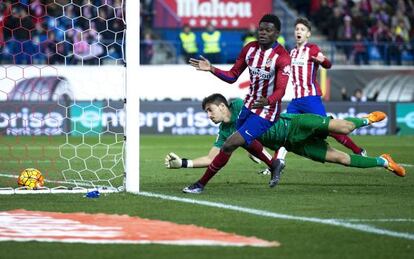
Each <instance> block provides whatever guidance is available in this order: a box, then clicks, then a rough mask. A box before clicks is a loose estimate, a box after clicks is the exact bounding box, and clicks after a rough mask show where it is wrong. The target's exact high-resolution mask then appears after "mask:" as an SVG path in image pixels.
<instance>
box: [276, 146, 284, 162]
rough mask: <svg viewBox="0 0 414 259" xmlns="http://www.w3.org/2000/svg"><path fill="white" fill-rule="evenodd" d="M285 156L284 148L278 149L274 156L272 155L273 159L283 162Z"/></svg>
mask: <svg viewBox="0 0 414 259" xmlns="http://www.w3.org/2000/svg"><path fill="white" fill-rule="evenodd" d="M286 154H287V150H286V148H284V147H280V148H279V149H278V150H277V151H276V152H275V154H274V156H273V157H274V158H277V159H280V160H283V161H285V157H286Z"/></svg>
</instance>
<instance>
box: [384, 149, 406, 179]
mask: <svg viewBox="0 0 414 259" xmlns="http://www.w3.org/2000/svg"><path fill="white" fill-rule="evenodd" d="M380 157H381V158H383V159H385V160H386V161H387V164H386V166H385V168H387V169H388V170H390V171H391V172H393V173H394V174H396V175H398V176H400V177H404V176H405V168H404V167H402V166H401V165H399V164H397V163H396V162H395V161H394V160H393V159H392V158H391V156H390V154H382V155H381V156H380Z"/></svg>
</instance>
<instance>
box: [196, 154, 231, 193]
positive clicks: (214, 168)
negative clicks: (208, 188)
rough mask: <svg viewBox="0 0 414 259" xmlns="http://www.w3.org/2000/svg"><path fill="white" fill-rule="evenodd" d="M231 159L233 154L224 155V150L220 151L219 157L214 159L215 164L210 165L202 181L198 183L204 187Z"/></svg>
mask: <svg viewBox="0 0 414 259" xmlns="http://www.w3.org/2000/svg"><path fill="white" fill-rule="evenodd" d="M230 157H231V153H230V154H227V153H224V152H223V150H220V152H219V153H218V155H217V156H216V157H215V158H214V159H213V162H211V163H210V165H209V166H208V167H207V170H206V172H205V173H204V175H203V176H202V177H201V179H200V180H199V181H198V182H199V183H201V184H202V185H204V186H205V185H206V184H207V183H208V181H210V179H211V178H212V177H213V176H214V175H215V174H216V173H217V172H218V171H219V170H220V169H221V168H223V166H225V165H226V164H227V162H228V161H229V159H230Z"/></svg>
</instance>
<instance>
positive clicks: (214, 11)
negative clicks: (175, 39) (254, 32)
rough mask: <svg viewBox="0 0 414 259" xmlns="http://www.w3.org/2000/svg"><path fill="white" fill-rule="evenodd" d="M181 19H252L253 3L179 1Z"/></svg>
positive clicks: (178, 11)
mask: <svg viewBox="0 0 414 259" xmlns="http://www.w3.org/2000/svg"><path fill="white" fill-rule="evenodd" d="M177 15H178V16H179V17H223V18H224V17H227V18H235V17H240V18H246V17H247V18H250V17H252V3H251V2H249V1H228V2H224V1H219V0H211V1H205V2H200V1H199V0H177Z"/></svg>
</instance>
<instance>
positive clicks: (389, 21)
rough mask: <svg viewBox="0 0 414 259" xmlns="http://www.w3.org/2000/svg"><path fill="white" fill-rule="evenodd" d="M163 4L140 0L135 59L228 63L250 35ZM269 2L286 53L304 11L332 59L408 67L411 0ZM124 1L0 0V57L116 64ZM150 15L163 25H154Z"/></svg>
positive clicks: (413, 36)
mask: <svg viewBox="0 0 414 259" xmlns="http://www.w3.org/2000/svg"><path fill="white" fill-rule="evenodd" d="M169 2H171V1H168V0H140V3H141V5H140V7H141V10H140V13H141V15H140V27H141V31H140V40H141V41H140V44H141V45H140V53H141V55H140V62H141V64H179V63H185V62H187V60H188V58H190V57H192V56H198V55H200V54H203V55H207V56H211V58H214V61H215V63H233V61H234V59H235V58H236V57H237V55H238V51H239V50H240V48H241V47H242V46H243V44H245V43H246V42H248V41H251V40H255V38H256V26H257V24H249V25H248V26H247V25H246V26H245V28H240V27H237V28H233V27H232V26H221V27H220V28H216V26H215V25H217V24H214V23H211V24H210V23H208V24H204V26H192V25H191V24H187V23H184V22H182V21H179V20H177V18H176V17H174V14H171V11H170V10H167V9H168V7H166V6H167V4H168V3H169ZM176 2H177V3H178V2H185V1H176ZM236 2H237V1H236ZM239 2H242V1H239ZM268 2H269V1H268ZM270 2H271V4H272V10H273V12H275V13H276V14H277V15H279V17H280V18H281V20H282V32H281V37H280V39H278V41H279V43H281V44H283V45H285V47H286V48H287V49H288V50H289V49H291V48H292V47H294V45H295V41H294V38H293V27H294V26H293V22H294V20H295V19H296V17H298V16H305V17H308V18H309V19H310V20H311V21H312V26H313V28H312V33H313V34H312V38H311V41H314V42H315V43H317V44H318V45H319V46H321V47H322V49H323V50H324V52H325V53H326V54H327V55H328V56H329V57H330V58H331V60H332V61H333V62H334V63H335V64H356V65H363V64H385V65H412V64H413V60H414V47H413V45H414V26H413V24H414V3H413V1H410V0H395V1H394V0H311V1H305V0H285V1H282V0H273V1H271V0H270ZM124 5H125V1H123V0H72V1H64V0H20V1H16V0H4V1H1V2H0V48H1V57H0V62H1V63H3V64H7V63H15V64H44V63H48V64H91V65H93V64H114V63H115V64H123V44H124V29H125V25H124V10H123V7H124ZM157 15H158V20H159V19H160V18H159V17H160V16H161V17H163V19H164V20H163V23H161V24H160V22H158V23H157V22H156V19H155V18H156V17H157ZM169 16H171V17H172V18H171V19H169ZM171 24H173V26H171ZM206 45H209V48H207V49H206Z"/></svg>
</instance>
